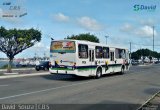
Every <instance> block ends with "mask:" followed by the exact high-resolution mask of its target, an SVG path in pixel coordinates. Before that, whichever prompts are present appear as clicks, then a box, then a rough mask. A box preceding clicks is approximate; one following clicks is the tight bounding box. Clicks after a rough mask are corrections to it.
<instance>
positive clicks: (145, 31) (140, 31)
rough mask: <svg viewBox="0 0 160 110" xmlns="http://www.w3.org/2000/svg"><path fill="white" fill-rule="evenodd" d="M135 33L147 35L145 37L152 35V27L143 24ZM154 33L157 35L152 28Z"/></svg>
mask: <svg viewBox="0 0 160 110" xmlns="http://www.w3.org/2000/svg"><path fill="white" fill-rule="evenodd" d="M135 34H136V35H139V36H147V37H152V35H153V28H152V27H151V26H147V25H146V26H143V27H141V28H139V29H138V30H136V31H135ZM154 34H155V35H157V32H156V31H155V30H154Z"/></svg>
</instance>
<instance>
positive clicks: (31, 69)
mask: <svg viewBox="0 0 160 110" xmlns="http://www.w3.org/2000/svg"><path fill="white" fill-rule="evenodd" d="M12 70H35V68H18V69H12ZM0 71H7V69H0Z"/></svg>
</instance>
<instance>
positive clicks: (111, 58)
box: [49, 40, 129, 78]
mask: <svg viewBox="0 0 160 110" xmlns="http://www.w3.org/2000/svg"><path fill="white" fill-rule="evenodd" d="M50 62H51V63H50V65H51V68H49V71H50V73H51V74H52V73H54V74H72V75H77V76H86V77H89V76H94V77H96V78H100V77H101V76H102V75H103V74H110V73H111V74H112V73H116V72H119V73H121V74H123V73H124V72H125V71H127V70H129V52H128V49H125V48H120V47H111V46H108V45H105V44H100V43H94V42H89V41H81V40H59V41H52V42H51V47H50Z"/></svg>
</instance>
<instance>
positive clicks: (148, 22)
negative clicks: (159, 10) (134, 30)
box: [140, 19, 156, 26]
mask: <svg viewBox="0 0 160 110" xmlns="http://www.w3.org/2000/svg"><path fill="white" fill-rule="evenodd" d="M155 23H156V22H155V20H153V19H141V20H140V24H142V25H148V26H153V25H154V24H155Z"/></svg>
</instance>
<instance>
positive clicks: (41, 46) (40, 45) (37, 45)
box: [33, 42, 45, 49]
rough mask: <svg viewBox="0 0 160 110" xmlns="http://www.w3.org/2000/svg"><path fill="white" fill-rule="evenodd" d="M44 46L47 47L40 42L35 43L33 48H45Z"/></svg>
mask: <svg viewBox="0 0 160 110" xmlns="http://www.w3.org/2000/svg"><path fill="white" fill-rule="evenodd" d="M44 47H45V46H44V44H43V43H41V42H38V43H37V44H35V45H34V46H33V48H38V49H40V48H44Z"/></svg>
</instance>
